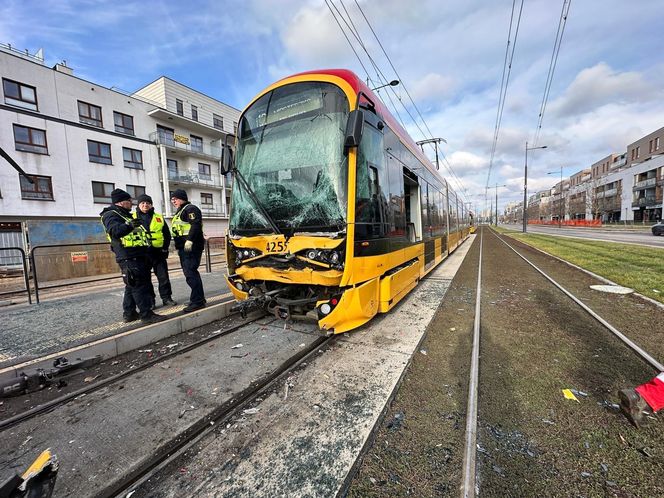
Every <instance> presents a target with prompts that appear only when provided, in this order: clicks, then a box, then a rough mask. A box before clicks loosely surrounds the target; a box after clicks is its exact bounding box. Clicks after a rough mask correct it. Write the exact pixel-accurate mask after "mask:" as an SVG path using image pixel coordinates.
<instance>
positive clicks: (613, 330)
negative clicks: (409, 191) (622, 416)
mask: <svg viewBox="0 0 664 498" xmlns="http://www.w3.org/2000/svg"><path fill="white" fill-rule="evenodd" d="M493 233H494V235H495V236H496V237H497V238H498V240H500V241H501V242H502V243H503V244H505V245H506V246H507V247H509V248H510V249H511V250H512V251H514V252H515V253H516V254H517V256H519V257H520V258H521V259H523V260H524V261H525V262H526V263H528V264H529V265H530V266H532V267H533V268H534V269H535V270H537V271H538V272H539V273H540V274H542V276H543V277H544V278H546V279H547V280H548V281H549V282H551V283H552V284H553V285H554V286H556V287H557V288H558V289H559V290H561V291H562V292H563V293H564V294H565V295H567V297H569V298H570V299H571V300H572V301H574V302H575V303H576V304H578V305H579V306H580V307H581V308H582V309H583V310H584V311H586V312H587V313H588V314H589V315H590V316H591V317H593V318H594V319H595V320H597V321H598V322H599V323H601V324H602V325H604V327H606V328H607V329H608V330H609V331H610V332H611V333H613V334H614V335H615V336H616V337H617V338H618V339H620V340H621V341H622V342H623V343H625V344H626V345H627V346H628V347H629V348H630V349H631V350H632V351H633V352H634V353H636V354H637V356H639V357H640V358H641V359H642V360H644V361H645V362H646V363H648V364H649V365H650V366H651V367H653V368H654V369H656V370H657V371H659V372H662V371H664V365H662V364H661V363H660V362H658V361H657V360H656V359H655V358H653V357H652V356H650V354H648V353H647V352H646V351H645V350H644V349H643V348H641V347H640V346H639V345H638V344H636V343H635V342H634V341H632V340H631V339H630V338H629V337H627V336H626V335H625V334H623V333H622V332H620V331H619V330H618V329H617V328H615V327H614V326H613V325H611V324H610V323H609V322H607V321H606V320H604V318H602V317H601V316H599V315H598V314H597V313H595V312H594V311H593V310H592V309H590V308H589V307H588V306H587V305H586V304H585V303H583V302H582V301H581V300H579V299H578V298H577V297H576V296H574V294H572V293H571V292H569V291H568V290H567V289H565V288H564V287H563V286H562V285H560V284H559V283H558V282H556V281H555V280H554V279H553V278H551V277H550V276H549V275H547V274H546V273H545V272H544V271H542V270H540V269H539V268H538V267H537V266H535V264H533V263H532V262H531V261H530V260H528V259H527V258H526V257H525V256H523V255H522V254H521V253H520V252H519V251H517V250H516V249H514V248H513V247H512V246H511V245H509V244H508V243H507V242H505V240H503V238H502V237H501V236H499V235H498V234H497V233H496V232H493Z"/></svg>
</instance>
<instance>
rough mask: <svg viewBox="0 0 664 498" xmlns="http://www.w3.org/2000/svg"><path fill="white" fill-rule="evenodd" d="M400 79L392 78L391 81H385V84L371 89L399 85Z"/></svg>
mask: <svg viewBox="0 0 664 498" xmlns="http://www.w3.org/2000/svg"><path fill="white" fill-rule="evenodd" d="M399 83H400V82H399V80H392V81H390V82H389V83H385V84H384V85H380V86H377V87H376V88H372V89H371V91H376V90H379V89H381V88H385V87H386V86H397V85H398V84H399Z"/></svg>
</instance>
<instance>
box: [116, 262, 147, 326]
mask: <svg viewBox="0 0 664 498" xmlns="http://www.w3.org/2000/svg"><path fill="white" fill-rule="evenodd" d="M118 264H119V265H120V269H121V270H122V279H123V280H124V283H125V291H124V299H123V300H122V314H123V315H124V316H125V317H130V316H132V315H134V314H135V313H136V308H138V314H139V316H140V317H141V318H147V317H149V316H150V315H151V314H152V296H151V295H150V292H151V289H152V282H151V278H150V260H149V258H148V256H147V255H146V256H145V257H139V258H133V259H125V260H123V261H120V262H118Z"/></svg>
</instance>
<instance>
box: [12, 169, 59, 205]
mask: <svg viewBox="0 0 664 498" xmlns="http://www.w3.org/2000/svg"><path fill="white" fill-rule="evenodd" d="M29 176H30V178H31V179H32V180H33V181H34V183H30V182H29V181H28V179H27V178H26V177H24V176H23V175H19V179H20V181H21V199H35V200H39V201H52V200H53V185H52V184H51V177H50V176H38V175H29Z"/></svg>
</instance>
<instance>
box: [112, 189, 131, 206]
mask: <svg viewBox="0 0 664 498" xmlns="http://www.w3.org/2000/svg"><path fill="white" fill-rule="evenodd" d="M130 199H131V195H129V194H128V193H127V192H125V191H124V190H122V189H121V188H116V189H115V190H114V191H113V192H111V202H112V203H113V204H116V203H118V202H122V201H128V200H130Z"/></svg>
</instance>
